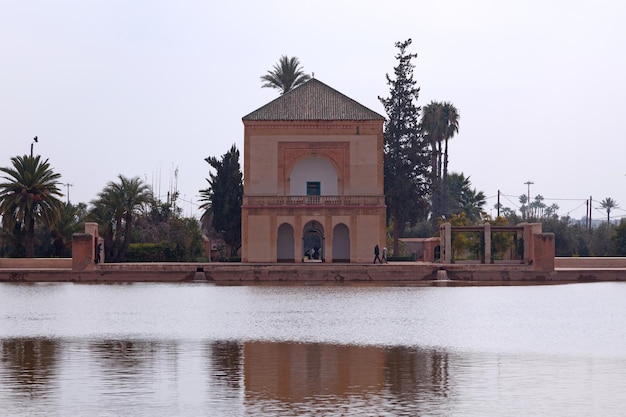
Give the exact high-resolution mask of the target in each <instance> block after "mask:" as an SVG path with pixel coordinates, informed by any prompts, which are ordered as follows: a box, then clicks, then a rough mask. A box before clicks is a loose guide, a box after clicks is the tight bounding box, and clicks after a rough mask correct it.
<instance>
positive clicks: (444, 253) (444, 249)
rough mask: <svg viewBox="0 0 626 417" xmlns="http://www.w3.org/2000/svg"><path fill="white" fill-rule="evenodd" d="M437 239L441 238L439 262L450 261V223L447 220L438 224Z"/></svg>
mask: <svg viewBox="0 0 626 417" xmlns="http://www.w3.org/2000/svg"><path fill="white" fill-rule="evenodd" d="M439 239H440V240H441V246H440V257H441V263H444V264H451V263H452V225H451V224H450V223H449V222H446V223H443V224H442V225H441V226H439Z"/></svg>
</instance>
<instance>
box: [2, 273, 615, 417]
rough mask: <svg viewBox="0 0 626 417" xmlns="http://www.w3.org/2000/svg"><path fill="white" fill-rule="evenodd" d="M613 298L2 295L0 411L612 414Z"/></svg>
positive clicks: (595, 293)
mask: <svg viewBox="0 0 626 417" xmlns="http://www.w3.org/2000/svg"><path fill="white" fill-rule="evenodd" d="M625 297H626V284H624V285H621V284H619V283H614V284H606V283H601V284H589V285H567V286H547V287H546V286H537V287H530V286H525V287H516V288H510V287H485V288H477V287H471V288H411V287H371V286H343V285H342V286H339V285H338V286H311V287H306V286H300V287H296V286H241V287H218V286H210V285H191V284H190V285H182V284H181V285H156V284H145V285H125V286H109V285H101V286H98V285H89V286H85V285H72V284H59V285H52V284H48V285H29V286H22V285H17V284H12V285H9V284H2V283H0V329H1V332H2V333H0V414H1V415H9V416H33V415H34V416H37V415H39V416H74V415H77V416H87V417H89V416H102V415H105V416H119V415H128V416H148V415H150V416H152V415H168V416H195V415H210V416H255V417H256V416H277V415H289V416H293V415H328V416H340V415H341V416H361V415H371V416H378V415H429V416H455V415H477V416H502V415H568V416H593V415H602V416H619V415H624V413H623V410H624V409H626V397H624V395H623V393H624V392H626V373H624V372H623V369H626V351H625V349H624V346H626V330H625V329H626V328H624V326H623V323H622V321H623V319H622V317H624V316H626V303H624V299H625ZM146 300H149V301H146ZM442 311H445V314H442ZM207 317H211V319H210V320H207V319H206V318H207Z"/></svg>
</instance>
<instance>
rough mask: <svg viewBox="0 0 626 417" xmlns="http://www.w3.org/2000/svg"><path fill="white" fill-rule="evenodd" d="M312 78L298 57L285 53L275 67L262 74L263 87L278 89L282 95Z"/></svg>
mask: <svg viewBox="0 0 626 417" xmlns="http://www.w3.org/2000/svg"><path fill="white" fill-rule="evenodd" d="M310 79H311V76H310V75H308V74H305V73H304V70H302V68H300V61H299V60H298V58H296V57H291V58H289V57H287V56H286V55H283V56H281V57H280V59H279V60H278V63H277V64H275V65H274V69H272V70H271V71H267V74H265V75H262V76H261V81H262V82H264V84H263V85H262V86H261V87H268V88H275V89H278V90H280V91H281V92H280V94H281V95H282V94H285V93H286V92H288V91H290V90H292V89H294V88H296V87H297V86H299V85H300V84H303V83H304V82H306V81H308V80H310Z"/></svg>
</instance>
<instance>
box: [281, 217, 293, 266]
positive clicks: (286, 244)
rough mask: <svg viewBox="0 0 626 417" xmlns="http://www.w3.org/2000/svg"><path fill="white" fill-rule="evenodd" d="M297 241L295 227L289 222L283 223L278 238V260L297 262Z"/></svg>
mask: <svg viewBox="0 0 626 417" xmlns="http://www.w3.org/2000/svg"><path fill="white" fill-rule="evenodd" d="M295 243H296V240H295V238H294V234H293V227H292V226H291V225H290V224H289V223H283V224H281V225H280V227H279V228H278V236H277V238H276V261H277V262H295V260H296V254H295V252H296V251H295Z"/></svg>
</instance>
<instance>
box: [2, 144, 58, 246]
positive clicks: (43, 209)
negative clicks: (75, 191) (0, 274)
mask: <svg viewBox="0 0 626 417" xmlns="http://www.w3.org/2000/svg"><path fill="white" fill-rule="evenodd" d="M11 162H12V163H13V167H11V168H0V171H2V172H4V173H5V174H6V175H5V176H3V177H2V178H3V179H5V180H6V182H3V183H0V213H1V214H2V223H3V227H4V228H5V230H16V229H18V230H19V232H20V233H19V234H20V236H23V237H24V247H25V249H26V257H28V258H32V257H34V256H35V239H34V237H35V225H36V224H39V223H41V224H43V225H45V226H48V227H51V226H53V225H54V224H55V223H56V222H57V220H58V219H59V217H60V213H61V207H62V205H63V203H62V201H61V200H60V199H59V198H58V197H63V194H62V193H61V191H60V189H59V185H60V183H59V179H60V178H61V175H60V174H57V173H55V172H54V171H53V170H52V169H51V168H50V163H49V162H48V160H47V159H46V160H45V161H41V156H39V155H37V156H34V157H33V156H28V155H24V156H16V157H13V158H11Z"/></svg>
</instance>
